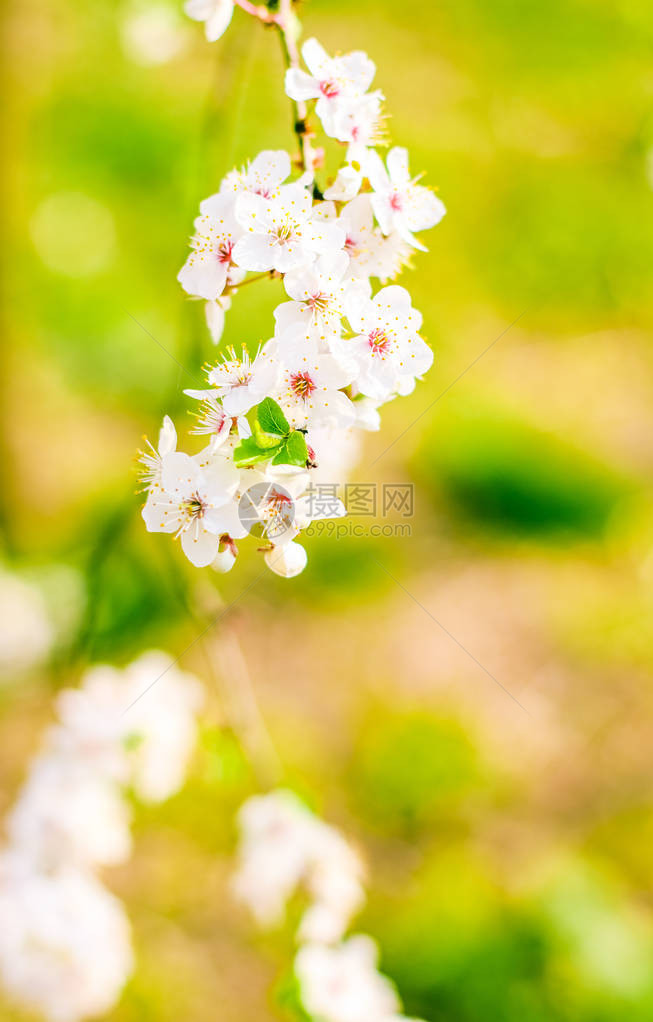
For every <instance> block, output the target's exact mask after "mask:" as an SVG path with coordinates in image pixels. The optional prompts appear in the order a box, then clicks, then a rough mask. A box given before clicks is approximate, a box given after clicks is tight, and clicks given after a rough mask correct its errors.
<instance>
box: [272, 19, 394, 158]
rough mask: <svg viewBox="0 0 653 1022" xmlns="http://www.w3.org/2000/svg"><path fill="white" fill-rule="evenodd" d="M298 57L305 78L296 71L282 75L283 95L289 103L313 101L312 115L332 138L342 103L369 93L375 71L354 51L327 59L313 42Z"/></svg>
mask: <svg viewBox="0 0 653 1022" xmlns="http://www.w3.org/2000/svg"><path fill="white" fill-rule="evenodd" d="M302 57H303V58H304V63H305V64H306V66H307V68H308V70H309V72H310V73H309V74H307V73H306V71H302V70H300V69H299V68H290V69H289V70H288V71H286V92H287V94H288V95H289V96H290V98H291V99H294V100H300V101H301V100H308V99H316V100H317V103H316V107H315V109H316V112H317V115H318V117H319V118H320V120H321V122H322V126H323V127H324V130H325V131H326V133H327V135H331V136H332V137H334V138H337V137H338V136H337V135H336V133H335V118H336V115H337V112H338V110H339V108H341V106H342V103H343V102H344V101H347V100H352V99H355V98H357V97H361V96H363V94H364V93H366V92H367V90H368V89H369V87H370V85H371V83H372V79H373V78H374V74H375V72H376V68H375V66H374V64H373V63H372V61H371V60H370V58H369V57H368V56H367V54H366V53H363V52H362V51H359V50H357V51H355V52H353V53H347V54H345V55H344V56H342V57H329V55H328V54H327V53H326V51H325V50H324V49H323V47H322V46H321V45H320V44H319V43H318V41H317V39H308V40H307V41H306V42H305V43H304V45H303V46H302Z"/></svg>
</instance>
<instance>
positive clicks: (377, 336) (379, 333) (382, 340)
mask: <svg viewBox="0 0 653 1022" xmlns="http://www.w3.org/2000/svg"><path fill="white" fill-rule="evenodd" d="M367 340H368V342H369V345H370V348H371V349H372V354H373V355H385V354H386V353H387V351H388V348H389V347H390V338H389V337H388V335H387V334H386V333H385V331H384V330H381V328H380V327H377V328H376V329H375V330H372V331H371V332H370V333H369V334H368V335H367Z"/></svg>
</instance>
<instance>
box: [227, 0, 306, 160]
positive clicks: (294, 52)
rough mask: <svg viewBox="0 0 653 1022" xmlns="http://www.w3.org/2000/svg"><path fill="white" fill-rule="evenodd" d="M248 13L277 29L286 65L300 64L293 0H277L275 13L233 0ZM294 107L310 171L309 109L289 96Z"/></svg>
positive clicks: (301, 149)
mask: <svg viewBox="0 0 653 1022" xmlns="http://www.w3.org/2000/svg"><path fill="white" fill-rule="evenodd" d="M234 3H236V4H237V5H238V7H240V8H241V9H242V10H243V11H245V12H246V13H247V14H251V15H252V17H253V18H257V19H258V20H259V21H262V22H263V24H264V25H275V26H276V28H278V29H279V36H280V38H281V46H282V49H283V56H284V60H285V62H286V67H299V50H298V49H297V42H296V39H295V32H294V31H293V19H294V15H293V12H292V0H279V13H278V14H274V13H273V12H272V11H270V10H269V9H268V8H267V7H265V6H263V5H261V4H254V3H251V2H250V0H234ZM291 102H292V108H293V131H294V132H295V134H296V135H297V139H298V141H299V155H300V160H301V166H302V169H303V170H308V171H310V172H311V173H312V172H313V171H314V169H315V152H314V151H313V147H312V145H311V139H310V132H309V130H308V126H307V123H306V118H307V116H308V110H307V107H306V103H304V102H303V100H301V101H297V100H291Z"/></svg>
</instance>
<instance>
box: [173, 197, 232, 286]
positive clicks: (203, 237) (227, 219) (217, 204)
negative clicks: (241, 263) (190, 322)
mask: <svg viewBox="0 0 653 1022" xmlns="http://www.w3.org/2000/svg"><path fill="white" fill-rule="evenodd" d="M241 235H242V230H241V228H240V225H239V224H238V222H237V221H236V217H235V215H234V200H233V198H232V196H230V195H218V196H216V197H215V199H214V200H213V201H212V205H211V212H210V213H208V212H203V213H202V214H201V215H200V216H198V217H197V219H196V220H195V234H194V235H193V237H192V238H191V247H192V249H193V251H192V252H191V254H190V255H189V257H188V259H187V260H186V262H185V263H184V265H183V267H182V268H181V270H180V271H179V274H178V276H177V279H178V281H179V283H180V284H181V286H182V287H183V289H184V291H186V292H187V293H188V294H189V295H195V296H197V297H198V298H205V299H207V301H213V302H215V301H216V299H218V298H219V297H220V295H221V294H222V292H223V291H224V289H225V287H226V286H227V283H228V282H231V283H237V282H238V280H239V279H241V278H239V275H238V272H236V276H235V277H234V276H233V271H234V270H236V271H238V268H237V267H236V266H235V265H234V259H233V252H234V246H235V245H236V242H237V241H238V239H239V238H240V236H241Z"/></svg>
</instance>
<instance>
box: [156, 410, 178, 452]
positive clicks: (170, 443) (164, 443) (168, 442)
mask: <svg viewBox="0 0 653 1022" xmlns="http://www.w3.org/2000/svg"><path fill="white" fill-rule="evenodd" d="M176 448H177V430H176V429H175V424H174V422H173V421H172V419H171V418H170V416H169V415H166V416H165V417H164V419H163V425H162V426H161V429H160V431H159V447H158V451H159V454H160V455H161V457H162V458H164V457H165V456H166V454H171V453H172V451H174V450H176Z"/></svg>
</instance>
